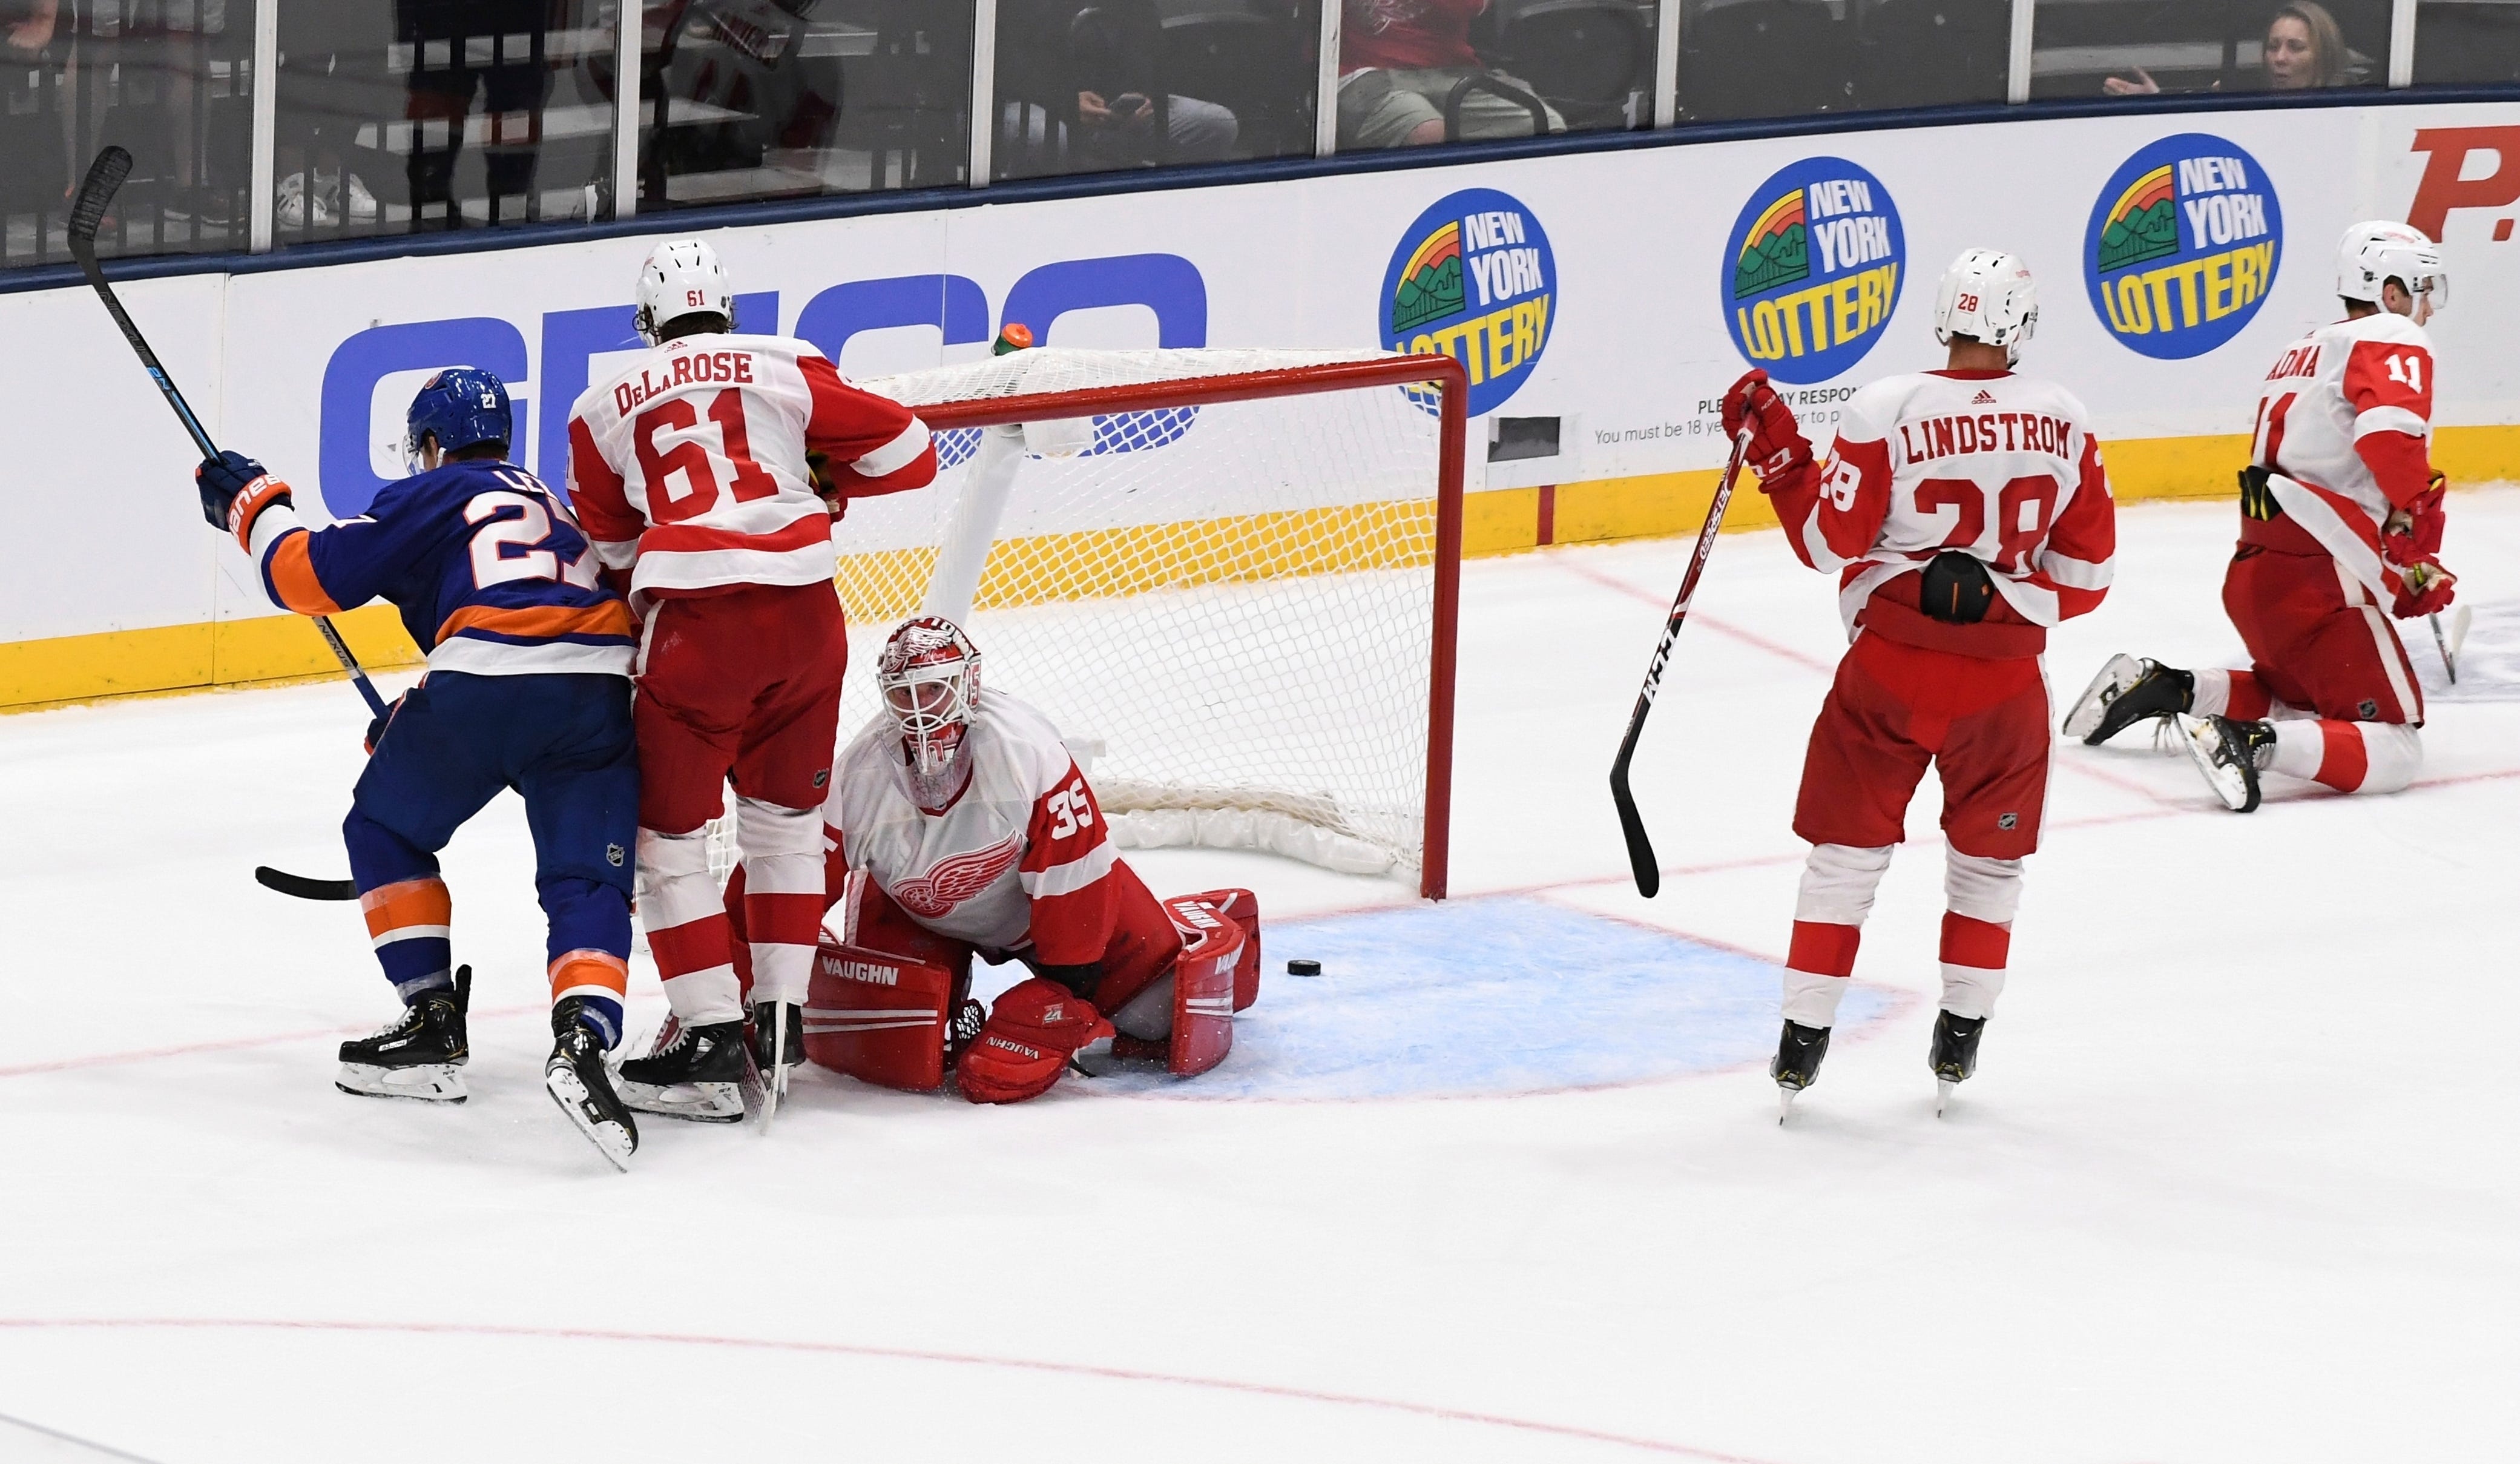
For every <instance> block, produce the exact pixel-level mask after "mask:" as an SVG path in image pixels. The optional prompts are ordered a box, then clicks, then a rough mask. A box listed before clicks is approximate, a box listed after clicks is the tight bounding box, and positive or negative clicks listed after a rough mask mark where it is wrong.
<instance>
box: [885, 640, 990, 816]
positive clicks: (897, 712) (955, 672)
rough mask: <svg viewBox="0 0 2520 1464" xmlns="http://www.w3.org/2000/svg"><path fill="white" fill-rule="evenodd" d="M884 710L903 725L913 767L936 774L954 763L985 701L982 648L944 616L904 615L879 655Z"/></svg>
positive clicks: (905, 749) (928, 775) (906, 750)
mask: <svg viewBox="0 0 2520 1464" xmlns="http://www.w3.org/2000/svg"><path fill="white" fill-rule="evenodd" d="M875 681H876V688H877V691H879V692H880V693H882V696H883V709H884V710H885V711H887V712H889V713H890V714H891V716H892V719H893V721H894V723H895V724H897V725H898V726H899V727H900V728H901V742H902V751H903V753H904V754H905V755H906V756H907V759H908V761H909V765H910V769H911V771H912V772H914V773H916V774H918V775H919V776H920V777H921V778H930V779H932V778H935V777H937V776H938V775H940V774H942V773H943V772H945V771H946V769H948V768H949V767H951V766H952V765H953V763H954V755H955V754H956V753H957V752H959V751H961V749H962V746H963V734H964V732H965V731H966V730H967V728H968V727H969V726H970V722H971V712H972V710H973V709H976V708H977V707H978V706H979V705H980V649H979V647H977V646H974V645H972V644H971V638H970V637H969V636H967V635H965V634H964V633H963V627H961V626H960V625H957V624H955V623H954V622H953V621H952V620H949V619H947V618H944V617H943V616H921V617H919V618H917V619H913V620H904V621H902V622H901V625H900V627H899V628H898V629H896V630H894V631H893V632H892V634H891V636H890V637H889V638H887V639H886V640H885V641H884V643H883V654H882V655H881V656H879V657H877V659H876V664H875Z"/></svg>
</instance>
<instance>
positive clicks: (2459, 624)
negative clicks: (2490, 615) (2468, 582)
mask: <svg viewBox="0 0 2520 1464" xmlns="http://www.w3.org/2000/svg"><path fill="white" fill-rule="evenodd" d="M2475 615H2476V612H2475V611H2474V610H2473V609H2472V608H2471V607H2469V606H2465V605H2462V606H2460V607H2458V608H2457V609H2456V610H2453V611H2452V612H2451V613H2450V628H2449V629H2447V630H2444V629H2443V628H2442V618H2441V617H2440V616H2438V615H2434V616H2427V617H2425V618H2426V619H2429V620H2430V621H2432V626H2433V649H2434V650H2436V651H2439V652H2440V653H2441V659H2442V669H2443V670H2446V671H2448V672H2450V684H2451V685H2453V686H2456V685H2458V653H2459V651H2460V650H2461V649H2463V648H2464V647H2465V646H2466V645H2467V627H2468V625H2469V623H2470V622H2471V621H2472V620H2473V619H2474V618H2475Z"/></svg>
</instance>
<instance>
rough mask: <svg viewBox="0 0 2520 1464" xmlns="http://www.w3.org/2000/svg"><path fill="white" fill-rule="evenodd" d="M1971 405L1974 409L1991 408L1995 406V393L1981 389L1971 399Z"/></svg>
mask: <svg viewBox="0 0 2520 1464" xmlns="http://www.w3.org/2000/svg"><path fill="white" fill-rule="evenodd" d="M1969 405H1970V406H1973V407H1991V406H1993V405H1995V393H1994V392H1992V391H1989V390H1987V389H1985V388H1983V387H1981V388H1979V389H1978V393H1977V394H1976V395H1975V396H1972V397H1970V398H1969Z"/></svg>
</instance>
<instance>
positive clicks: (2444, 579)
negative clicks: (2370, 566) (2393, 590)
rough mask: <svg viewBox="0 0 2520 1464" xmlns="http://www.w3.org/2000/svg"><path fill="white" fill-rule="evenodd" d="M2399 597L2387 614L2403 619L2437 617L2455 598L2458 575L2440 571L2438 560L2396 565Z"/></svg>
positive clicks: (2456, 595) (2456, 596)
mask: <svg viewBox="0 0 2520 1464" xmlns="http://www.w3.org/2000/svg"><path fill="white" fill-rule="evenodd" d="M2398 585H2399V588H2398V598H2397V601H2396V603H2395V604H2392V605H2391V606H2390V607H2389V614H2391V615H2393V616H2396V617H2397V618H2399V619H2402V620H2410V619H2413V618H2415V617H2417V616H2429V615H2439V614H2441V613H2442V612H2443V611H2445V610H2448V609H2449V608H2450V602H2451V601H2453V600H2454V599H2456V598H2458V576H2457V575H2455V574H2453V573H2452V572H2450V571H2448V570H2445V569H2443V568H2442V566H2441V561H2440V560H2437V559H2421V560H2417V561H2416V562H2414V563H2413V564H2410V565H2400V566H2398Z"/></svg>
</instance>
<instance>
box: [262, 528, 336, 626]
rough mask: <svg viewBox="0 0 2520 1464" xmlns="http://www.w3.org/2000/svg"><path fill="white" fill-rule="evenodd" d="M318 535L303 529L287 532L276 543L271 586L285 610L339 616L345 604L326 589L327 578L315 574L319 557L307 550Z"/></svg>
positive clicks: (305, 614) (272, 558)
mask: <svg viewBox="0 0 2520 1464" xmlns="http://www.w3.org/2000/svg"><path fill="white" fill-rule="evenodd" d="M314 537H315V536H314V535H313V534H311V533H307V532H305V531H304V530H302V529H301V530H299V531H297V532H295V533H289V534H283V535H282V536H281V540H280V542H279V543H277V544H274V545H273V546H272V548H271V559H270V562H269V565H270V575H271V590H272V593H273V594H275V595H278V596H279V597H280V605H281V608H282V609H283V610H293V611H295V612H297V613H298V614H299V615H301V616H337V615H339V614H340V613H341V607H339V606H337V605H336V604H334V603H333V597H332V596H331V595H328V594H326V593H325V592H324V582H323V581H322V580H320V579H317V578H316V577H315V561H314V559H313V558H312V557H310V556H309V555H308V554H307V552H306V546H307V544H309V543H310V542H312V541H313V539H314Z"/></svg>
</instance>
